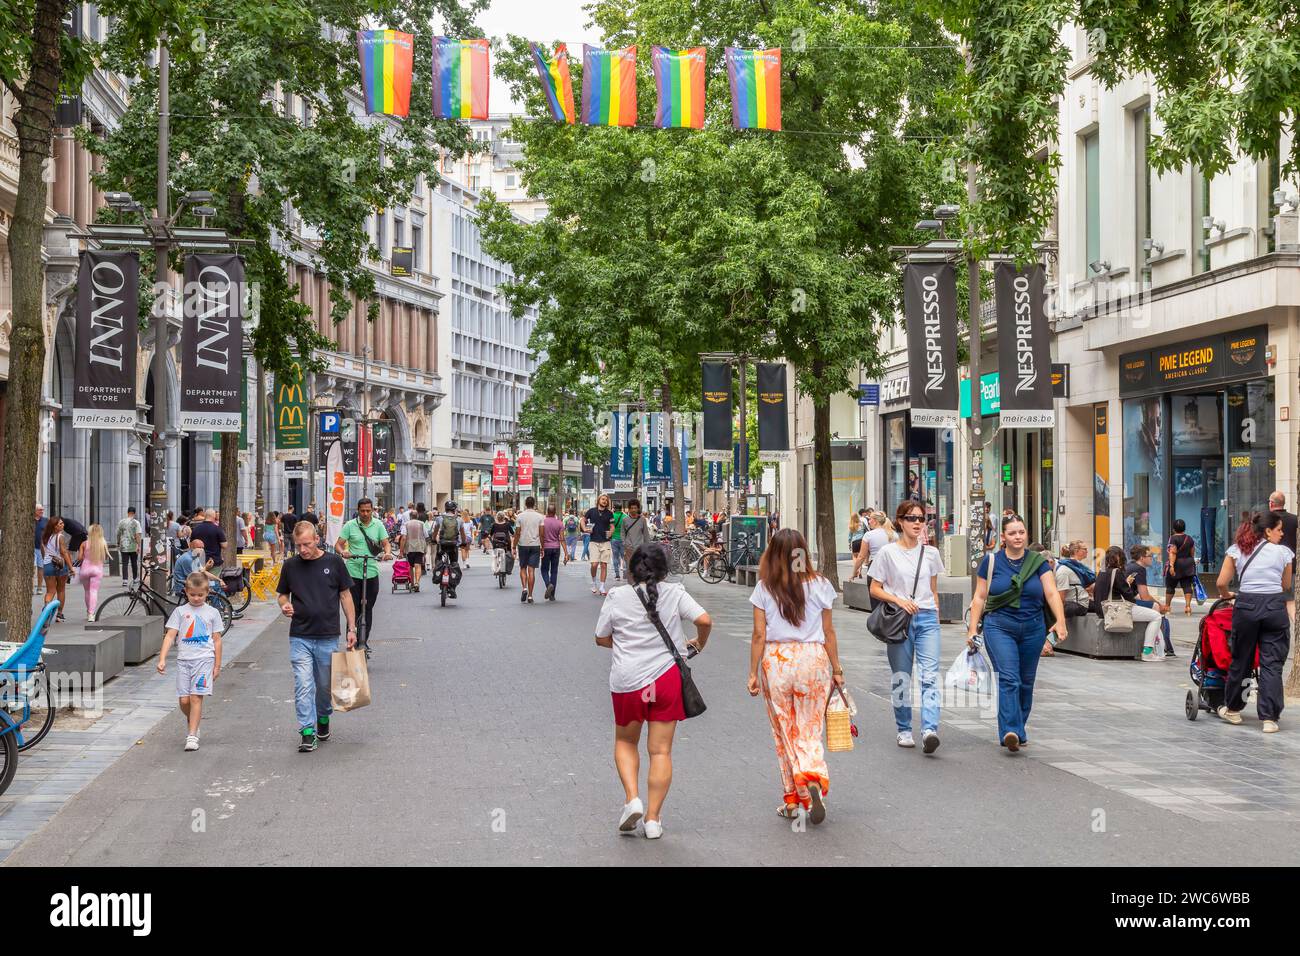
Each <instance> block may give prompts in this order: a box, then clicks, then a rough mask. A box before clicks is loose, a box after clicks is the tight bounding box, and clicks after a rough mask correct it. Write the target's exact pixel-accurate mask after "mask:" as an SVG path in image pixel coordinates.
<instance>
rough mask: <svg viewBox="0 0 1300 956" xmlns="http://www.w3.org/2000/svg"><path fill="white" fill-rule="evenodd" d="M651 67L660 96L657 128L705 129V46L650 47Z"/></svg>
mask: <svg viewBox="0 0 1300 956" xmlns="http://www.w3.org/2000/svg"><path fill="white" fill-rule="evenodd" d="M650 64H651V65H652V66H653V67H654V73H655V90H656V91H657V92H658V94H659V105H658V108H657V109H656V110H655V125H656V126H658V127H659V128H660V129H668V128H670V127H686V128H688V129H702V128H703V126H704V47H702V46H696V47H691V48H690V49H688V50H670V49H668V48H667V47H663V46H656V47H651V48H650Z"/></svg>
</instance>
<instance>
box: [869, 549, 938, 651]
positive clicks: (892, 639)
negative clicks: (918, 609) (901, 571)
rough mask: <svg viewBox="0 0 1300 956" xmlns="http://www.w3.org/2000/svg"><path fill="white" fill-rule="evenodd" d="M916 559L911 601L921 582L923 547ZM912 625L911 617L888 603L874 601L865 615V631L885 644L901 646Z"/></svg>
mask: <svg viewBox="0 0 1300 956" xmlns="http://www.w3.org/2000/svg"><path fill="white" fill-rule="evenodd" d="M917 547H918V548H920V549H921V553H920V555H918V556H917V559H916V577H915V578H913V579H912V600H913V601H915V600H916V586H917V584H919V583H920V581H921V565H923V564H925V545H923V544H918V545H917ZM911 623H912V615H910V614H908V613H907V612H906V611H904V610H903V609H902V608H901V607H899V606H898V605H897V604H894V603H892V602H890V601H876V602H875V607H873V608H872V609H871V613H870V614H868V615H867V630H868V631H870V632H871V633H872V634H874V635H875V636H876V638H877V639H878V640H881V641H884V642H885V643H886V644H902V643H903V642H904V641H905V640H907V629H908V627H909V626H910V625H911Z"/></svg>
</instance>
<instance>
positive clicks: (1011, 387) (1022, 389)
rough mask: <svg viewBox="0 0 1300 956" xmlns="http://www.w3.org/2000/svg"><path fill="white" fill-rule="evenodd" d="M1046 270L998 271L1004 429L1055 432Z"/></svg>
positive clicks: (1008, 267)
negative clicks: (1053, 428) (1046, 300)
mask: <svg viewBox="0 0 1300 956" xmlns="http://www.w3.org/2000/svg"><path fill="white" fill-rule="evenodd" d="M1045 282H1046V279H1045V276H1044V274H1043V267H1042V266H1039V265H1034V266H1030V267H1029V268H1028V269H1018V268H1016V266H1015V265H1014V264H1012V263H1010V262H999V263H998V264H997V265H996V266H995V267H994V273H993V288H994V292H995V293H996V295H997V313H998V386H999V390H1000V392H1001V397H1002V408H1001V410H1000V411H999V413H998V414H999V419H1000V425H1001V427H1002V428H1052V427H1054V426H1055V425H1056V412H1055V410H1054V409H1053V408H1052V374H1051V371H1052V354H1051V332H1050V330H1049V329H1048V326H1047V311H1046V309H1045V307H1044V304H1045V295H1044V285H1045Z"/></svg>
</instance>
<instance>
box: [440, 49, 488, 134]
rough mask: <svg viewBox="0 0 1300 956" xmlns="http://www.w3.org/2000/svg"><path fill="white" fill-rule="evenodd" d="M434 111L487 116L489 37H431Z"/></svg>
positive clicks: (457, 115)
mask: <svg viewBox="0 0 1300 956" xmlns="http://www.w3.org/2000/svg"><path fill="white" fill-rule="evenodd" d="M433 115H434V116H436V117H438V119H487V118H488V41H487V40H485V39H484V40H454V39H452V38H451V37H434V38H433Z"/></svg>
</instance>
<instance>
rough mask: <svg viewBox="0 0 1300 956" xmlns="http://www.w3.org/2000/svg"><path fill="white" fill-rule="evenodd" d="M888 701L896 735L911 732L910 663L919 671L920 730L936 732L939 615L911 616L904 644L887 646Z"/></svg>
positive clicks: (929, 612)
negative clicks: (919, 669) (889, 674)
mask: <svg viewBox="0 0 1300 956" xmlns="http://www.w3.org/2000/svg"><path fill="white" fill-rule="evenodd" d="M885 648H886V651H887V652H888V654H889V669H890V670H891V671H892V672H893V676H892V677H891V678H890V685H889V693H890V700H891V701H892V702H893V704H894V722H895V723H896V724H897V725H898V732H899V733H902V732H903V731H911V729H912V661H913V659H915V661H916V663H917V665H919V666H920V668H921V729H922V731H926V730H934V731H937V730H938V729H939V702H940V700H941V698H942V694H941V692H940V689H939V612H938V611H929V610H925V609H922V610H920V611H917V612H916V613H915V614H913V615H912V623H911V624H910V625H909V626H908V629H907V640H905V641H903V642H902V643H900V644H887V645H886V646H885Z"/></svg>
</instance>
